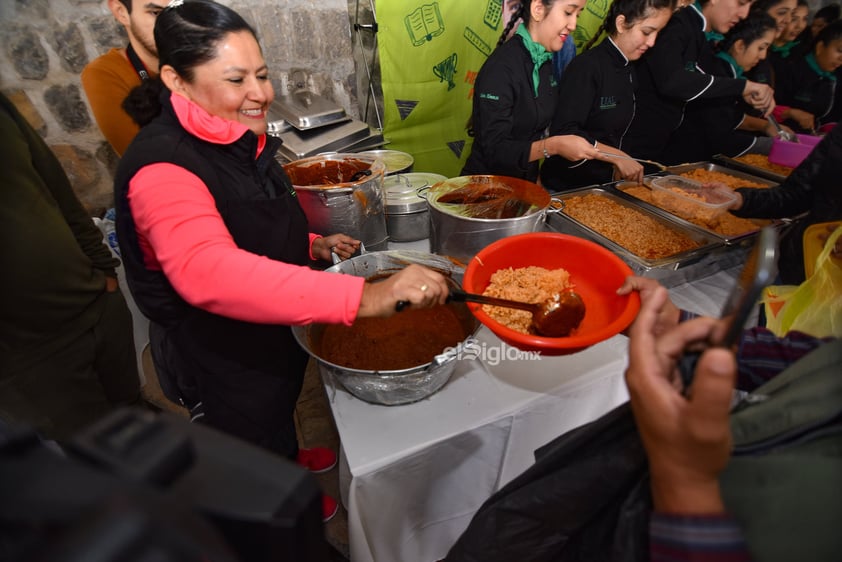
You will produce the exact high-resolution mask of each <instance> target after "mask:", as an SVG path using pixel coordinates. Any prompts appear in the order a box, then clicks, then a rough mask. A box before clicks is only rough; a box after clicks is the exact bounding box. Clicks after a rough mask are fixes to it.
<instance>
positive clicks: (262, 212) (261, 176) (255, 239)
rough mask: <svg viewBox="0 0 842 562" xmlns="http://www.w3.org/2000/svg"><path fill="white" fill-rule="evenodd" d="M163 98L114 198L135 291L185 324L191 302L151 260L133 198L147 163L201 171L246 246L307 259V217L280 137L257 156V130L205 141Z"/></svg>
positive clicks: (155, 317) (149, 308)
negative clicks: (279, 158)
mask: <svg viewBox="0 0 842 562" xmlns="http://www.w3.org/2000/svg"><path fill="white" fill-rule="evenodd" d="M162 102H164V107H163V109H162V112H161V115H159V116H158V117H157V118H156V119H155V120H153V121H152V122H151V123H150V124H149V125H147V126H145V127H144V128H143V129H142V130H141V131H140V133H138V135H137V137H136V138H135V139H134V141H133V142H132V144H131V145H130V146H129V149H128V150H127V151H126V154H124V155H123V157H122V158H121V160H120V165H119V167H118V170H117V174H116V178H115V182H114V186H115V187H114V200H115V205H116V210H117V236H118V239H119V242H120V252H121V257H122V258H123V265H124V267H125V270H126V275H127V280H128V283H129V287H130V288H131V292H132V295H133V296H134V299H135V301H136V302H137V305H138V308H139V309H140V310H141V312H143V314H144V315H146V316H147V317H148V318H149V319H150V320H152V321H153V322H156V323H158V324H160V325H162V326H165V327H168V326H172V325H174V324H177V323H179V322H180V321H181V320H182V319H183V317H184V314H185V313H186V309H187V308H191V307H190V305H188V304H187V303H186V302H185V301H184V300H183V299H182V298H181V297H180V296H179V295H178V294H177V293H176V292H175V290H174V289H173V287H172V285H171V284H170V282H169V281H168V280H167V278H166V276H165V275H164V273H163V272H161V271H154V270H150V269H147V268H146V267H145V266H144V263H143V255H142V253H141V249H140V246H139V245H138V241H137V234H136V231H135V223H134V220H133V218H132V216H131V212H130V210H129V203H128V198H127V193H128V186H129V181H130V180H131V178H132V177H133V176H134V175H135V174H136V173H137V172H138V171H139V170H140V169H141V168H142V167H144V166H147V165H149V164H153V163H160V162H166V163H171V164H175V165H177V166H180V167H182V168H185V169H186V170H188V171H190V172H192V173H193V174H195V175H196V176H198V177H199V178H200V179H201V180H202V182H204V184H205V185H206V186H207V188H208V191H209V192H210V193H211V195H212V196H213V198H214V200H215V201H216V207H217V209H218V210H219V213H220V215H221V216H222V219H223V221H224V222H225V225H226V226H227V227H228V230H229V232H230V233H231V235H232V236H233V238H234V241H235V242H236V244H237V246H238V247H240V248H242V249H243V250H246V251H249V252H252V253H254V254H259V255H263V256H266V257H268V258H270V259H273V260H279V261H283V262H287V263H291V264H296V265H306V264H307V262H308V259H309V239H308V229H307V219H306V217H305V215H304V212H303V210H302V209H301V206H300V205H299V203H298V200H297V198H296V196H295V191H294V189H293V188H292V184H291V182H290V181H289V178H288V177H287V176H286V174H285V173H284V170H283V168H282V167H281V165H280V164H279V163H278V162H276V161H275V159H274V155H275V152H276V151H277V149H278V147H279V146H280V144H281V142H280V140H278V139H276V138H274V137H267V142H266V146H265V147H264V150H263V152H262V153H261V154H260V156H259V157H258V158H257V160H255V159H254V155H255V152H256V149H257V142H258V138H257V136H256V135H254V134H253V133H251V132H248V133H246V134H245V135H243V136H242V137H241V138H240V139H239V140H237V141H236V142H234V143H233V144H229V145H219V144H213V143H209V142H206V141H203V140H201V139H199V138H197V137H195V136H193V135H191V134H189V133H188V132H187V131H185V130H184V128H183V127H182V126H181V125H180V124H179V122H178V120H177V117H176V116H175V113H174V111H173V108H172V105H171V104H170V102H169V99H168V97H166V98H164V97H162ZM207 282H208V283H213V280H212V279H208V280H207ZM280 297H281V295H279V298H280Z"/></svg>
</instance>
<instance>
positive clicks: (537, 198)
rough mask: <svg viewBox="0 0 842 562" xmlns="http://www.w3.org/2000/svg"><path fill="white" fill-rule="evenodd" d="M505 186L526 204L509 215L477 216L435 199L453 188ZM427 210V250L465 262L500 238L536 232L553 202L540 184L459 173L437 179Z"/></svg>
mask: <svg viewBox="0 0 842 562" xmlns="http://www.w3.org/2000/svg"><path fill="white" fill-rule="evenodd" d="M499 186H502V187H505V188H510V189H512V190H513V193H514V194H515V196H516V197H524V198H525V201H526V202H527V203H529V204H528V205H525V206H524V208H525V209H526V210H524V211H523V212H522V213H520V214H518V216H514V217H511V218H477V217H471V216H467V215H466V214H465V213H464V212H463V211H464V210H465V208H466V207H468V206H459V205H452V204H446V203H442V202H440V201H439V199H440V198H441V197H443V196H444V195H445V194H448V193H452V192H453V191H455V190H456V189H465V188H476V189H483V188H487V187H495V188H496V187H499ZM426 198H427V206H428V208H429V210H430V249H431V250H432V251H433V252H435V253H436V254H441V255H446V256H451V257H453V258H456V259H458V260H460V261H462V262H463V263H468V262H469V261H470V260H471V258H473V257H474V256H475V255H476V254H477V252H479V251H480V250H482V249H483V248H485V247H486V246H488V245H489V244H491V243H492V242H496V241H497V240H500V239H501V238H505V237H507V236H512V235H514V234H524V233H527V232H538V231H540V230H542V229H543V228H544V221H545V220H546V217H547V213H550V212H558V211H557V209H555V208H553V209H551V208H550V206H551V204H552V203H553V201H554V198H551V197H550V195H549V193H547V191H546V190H545V189H544V188H542V187H541V186H539V185H537V184H534V183H531V182H528V181H526V180H521V179H517V178H509V177H505V176H460V177H456V178H451V179H449V180H446V181H443V182H440V183H438V184H436V185H435V186H433V187H432V188H431V189H430V190H429V191H428V192H427V193H426Z"/></svg>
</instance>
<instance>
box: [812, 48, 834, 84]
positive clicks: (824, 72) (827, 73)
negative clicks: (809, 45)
mask: <svg viewBox="0 0 842 562" xmlns="http://www.w3.org/2000/svg"><path fill="white" fill-rule="evenodd" d="M804 60H806V61H807V66H809V67H810V68H811V69H812V70H813V72H815V73H816V74H818V75H819V76H821V77H822V78H827V79H828V80H831V81H833V82H835V81H836V75H835V74H834V73H832V72H830V71H828V70H822V69H821V67H820V66H819V63H818V61H817V60H816V55H815V54H813V53H808V54H807V56H806V57H804Z"/></svg>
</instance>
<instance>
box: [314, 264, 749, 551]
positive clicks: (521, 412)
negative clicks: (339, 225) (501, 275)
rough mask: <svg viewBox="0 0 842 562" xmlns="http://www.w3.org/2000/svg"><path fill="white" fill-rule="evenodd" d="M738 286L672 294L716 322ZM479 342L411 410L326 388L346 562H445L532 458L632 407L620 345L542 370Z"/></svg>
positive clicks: (546, 363)
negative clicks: (472, 355) (480, 512)
mask: <svg viewBox="0 0 842 562" xmlns="http://www.w3.org/2000/svg"><path fill="white" fill-rule="evenodd" d="M735 277H736V271H734V270H730V271H725V272H719V273H717V274H715V275H712V276H710V277H707V278H704V279H701V280H699V281H695V282H694V283H693V284H692V286H690V285H683V286H680V287H676V288H674V289H672V290H671V291H670V293H671V295H672V299H673V301H674V302H675V303H676V304H677V305H678V306H680V307H682V308H686V309H688V310H692V311H695V312H699V313H703V314H713V315H716V314H718V313H719V310H720V308H721V306H722V303H723V302H724V301H725V299H726V297H727V294H728V292H729V290H730V287H731V285H732V284H733V282H734V279H735ZM478 338H479V340H480V343H481V345H482V346H483V350H484V353H483V354H481V356H480V358H479V359H476V360H463V361H460V362H459V364H458V365H457V367H456V370H455V372H454V374H453V377H452V378H451V380H450V382H449V383H448V384H447V385H446V386H445V387H444V388H442V389H441V390H440V391H439V392H437V393H436V394H434V395H433V396H431V397H429V398H427V399H425V400H422V401H420V402H417V403H415V404H408V405H404V406H394V407H388V406H377V405H372V404H368V403H366V402H363V401H361V400H358V399H356V398H354V397H353V396H351V395H350V394H348V393H347V392H346V391H345V390H344V389H342V388H332V387H329V388H328V389H327V390H328V395H329V399H330V405H331V409H332V411H333V415H334V419H335V421H336V426H337V429H338V431H339V436H340V439H341V442H342V451H341V455H340V485H341V489H342V502H343V505H345V506H346V508H347V510H348V532H349V539H350V551H351V560H352V562H369V561H377V562H414V561H423V562H430V561H435V560H439V559H441V558H442V557H444V555H445V554H446V553H447V551H448V550H449V548H450V546H451V545H452V544H453V543H454V542H455V540H456V539H457V538H458V537H459V535H460V534H461V533H462V531H463V530H464V529H465V527H467V525H468V523H469V522H470V520H471V517H472V516H473V514H474V513H475V512H476V510H477V509H478V508H479V507H480V505H481V504H482V503H483V502H484V501H485V500H486V499H487V498H488V497H489V496H490V495H491V494H492V493H493V492H495V491H496V490H498V489H500V488H501V487H502V486H503V485H504V484H506V483H507V482H509V481H510V480H511V479H512V478H514V477H515V476H517V475H518V474H520V473H521V472H522V471H523V470H524V469H526V468H527V467H528V466H530V465H531V464H532V463H533V462H534V456H533V453H534V451H535V449H536V448H538V447H540V446H542V445H544V444H545V443H547V442H549V441H550V440H552V439H553V438H555V437H557V436H558V435H561V434H562V433H564V432H566V431H568V430H570V429H572V428H574V427H577V426H579V425H581V424H583V423H587V422H589V421H592V420H594V419H596V418H597V417H599V416H600V415H602V414H604V413H605V412H607V411H608V410H610V409H611V408H613V407H615V406H617V405H619V404H621V403H622V402H624V401H626V400H627V399H628V394H627V391H626V387H625V384H624V383H623V371H624V369H625V365H626V351H627V339H626V338H625V337H624V336H615V337H614V338H612V339H610V340H607V341H605V342H602V343H600V344H598V345H595V346H593V347H591V348H589V349H586V350H584V351H582V352H580V353H577V354H574V355H567V356H561V357H541V358H538V359H536V358H535V357H534V356H530V355H528V354H525V353H523V352H518V350H516V349H514V348H511V347H508V346H505V344H503V343H502V342H501V341H500V340H499V339H498V338H497V337H496V336H494V335H493V334H492V333H491V332H490V331H488V330H487V329H486V328H485V327H483V328H482V329H481V330H480V331H479V333H478ZM501 356H502V357H504V358H503V359H501Z"/></svg>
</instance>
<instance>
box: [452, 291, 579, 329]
mask: <svg viewBox="0 0 842 562" xmlns="http://www.w3.org/2000/svg"><path fill="white" fill-rule="evenodd" d="M447 298H448V301H454V302H475V303H479V304H490V305H492V306H503V307H506V308H517V309H519V310H526V311H528V312H531V313H532V327H533V328H534V329H535V332H536V333H537V334H539V335H541V336H547V337H550V338H562V337H566V336H569V335H570V333H571V332H572V331H573V330H575V329H576V328H578V327H579V324H580V323H581V322H582V318H584V317H585V303H584V302H582V297H580V296H579V295H578V294H577V293H575V292H573V291H562V292H561V293H558V294H556V295H553V297H551V298H549V299H547V300H545V301H544V302H540V303H535V304H533V303H528V302H520V301H512V300H508V299H499V298H496V297H488V296H485V295H477V294H474V293H466V292H464V291H461V290H459V289H451V290H450V295H449V296H448V297H447Z"/></svg>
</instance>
